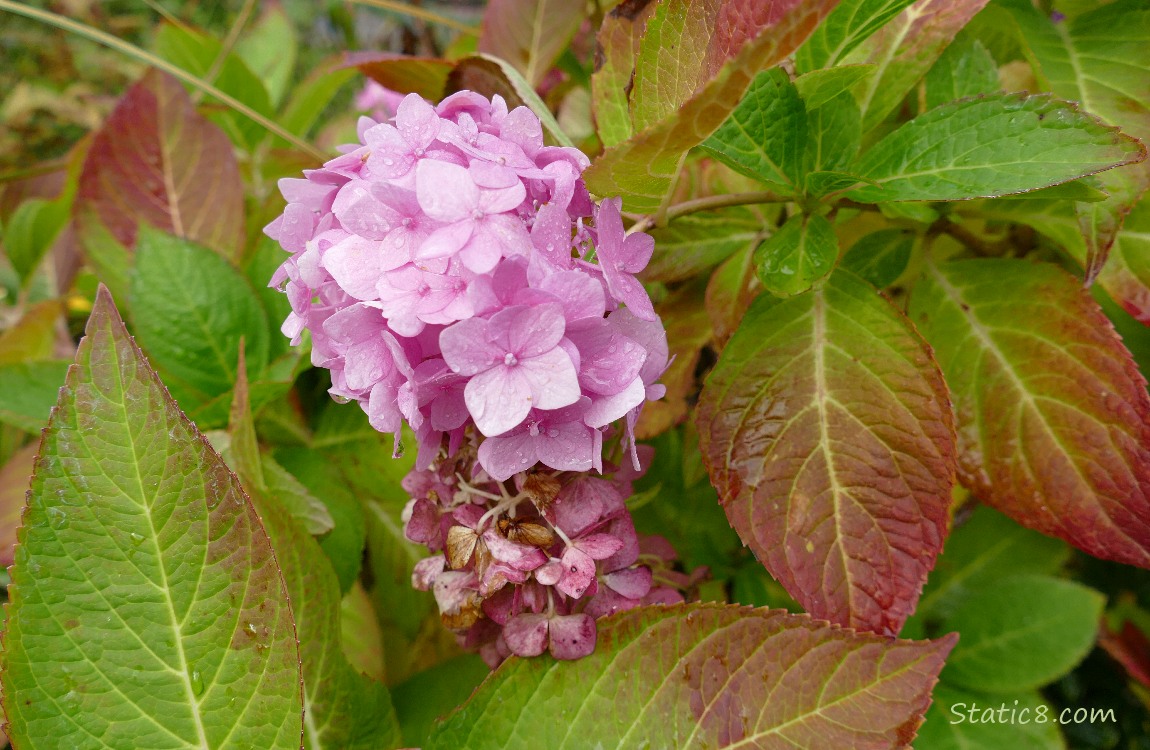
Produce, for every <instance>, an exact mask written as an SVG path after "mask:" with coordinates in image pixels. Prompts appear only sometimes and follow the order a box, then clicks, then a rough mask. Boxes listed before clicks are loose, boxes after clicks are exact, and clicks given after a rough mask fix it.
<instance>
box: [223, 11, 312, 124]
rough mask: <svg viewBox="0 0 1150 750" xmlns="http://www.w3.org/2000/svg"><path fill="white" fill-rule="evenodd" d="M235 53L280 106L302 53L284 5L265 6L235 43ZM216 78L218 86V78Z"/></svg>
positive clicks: (272, 100)
mask: <svg viewBox="0 0 1150 750" xmlns="http://www.w3.org/2000/svg"><path fill="white" fill-rule="evenodd" d="M236 53H237V54H238V55H239V56H240V59H241V60H243V61H244V63H246V64H247V67H248V69H249V70H250V71H251V72H252V73H254V74H255V75H256V76H257V77H258V78H259V79H260V81H261V82H262V83H263V85H264V89H265V90H266V91H267V94H268V98H269V99H270V100H271V104H272V106H278V105H279V104H280V102H282V101H283V98H284V95H285V94H287V91H288V87H289V86H290V85H291V81H292V73H293V72H295V63H296V56H297V55H298V54H299V39H298V35H297V34H296V29H295V24H293V23H292V20H291V19H290V18H288V14H287V13H286V12H285V11H284V9H283V7H281V6H280V5H267V6H265V7H264V9H263V12H262V13H261V14H260V17H259V20H257V21H256V22H255V24H253V25H252V27H251V28H249V29H247V30H245V32H244V35H243V36H242V37H241V38H240V41H239V43H238V44H236ZM221 72H222V71H221ZM216 80H217V83H216V85H217V86H218V85H219V79H218V78H217V79H216Z"/></svg>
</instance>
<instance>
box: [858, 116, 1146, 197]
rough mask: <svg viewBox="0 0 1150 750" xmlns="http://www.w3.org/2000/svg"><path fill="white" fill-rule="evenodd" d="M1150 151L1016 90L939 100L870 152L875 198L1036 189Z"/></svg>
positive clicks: (865, 163)
mask: <svg viewBox="0 0 1150 750" xmlns="http://www.w3.org/2000/svg"><path fill="white" fill-rule="evenodd" d="M1144 157H1145V148H1144V147H1143V146H1142V144H1141V143H1139V142H1138V141H1137V140H1135V139H1133V138H1131V137H1129V136H1127V135H1123V134H1122V133H1120V132H1118V131H1117V130H1116V129H1114V128H1111V127H1108V126H1106V125H1103V124H1102V123H1101V122H1099V121H1098V120H1097V119H1095V118H1094V117H1092V116H1090V115H1087V114H1084V113H1082V112H1080V111H1079V110H1078V108H1077V106H1076V105H1074V104H1071V103H1069V102H1063V101H1059V100H1057V99H1051V98H1050V97H1048V96H1032V97H1027V96H1024V95H1017V94H1010V95H997V96H986V97H981V98H978V99H967V100H964V101H958V102H952V103H950V104H944V105H942V106H941V107H936V108H935V109H932V110H931V111H929V112H927V113H926V114H923V115H920V116H918V117H917V118H915V119H914V120H911V121H910V122H908V123H906V124H905V125H903V126H902V127H900V128H899V129H898V130H895V131H894V132H893V133H891V134H890V135H888V136H887V137H885V138H883V139H882V140H881V141H879V142H878V143H877V144H875V145H874V146H873V147H872V148H871V149H869V150H868V151H867V152H866V153H864V154H863V155H862V156H861V157H860V158H859V161H858V163H857V164H856V166H855V168H854V171H857V172H858V174H860V175H862V176H864V177H867V178H869V179H871V180H874V181H875V182H876V183H878V184H877V185H875V186H870V185H868V186H866V187H862V188H859V189H858V190H855V191H853V192H852V193H851V194H850V196H851V197H852V198H855V199H857V200H861V201H867V202H879V201H913V200H963V199H966V198H977V197H993V196H998V195H1007V194H1010V193H1021V192H1025V191H1027V190H1036V189H1038V188H1042V187H1046V186H1048V185H1055V184H1057V183H1060V182H1066V181H1068V180H1073V179H1075V178H1078V177H1082V176H1084V175H1088V174H1094V173H1095V172H1100V171H1102V170H1104V169H1110V168H1111V167H1115V166H1120V165H1122V164H1129V163H1131V162H1135V161H1139V160H1140V159H1142V158H1144Z"/></svg>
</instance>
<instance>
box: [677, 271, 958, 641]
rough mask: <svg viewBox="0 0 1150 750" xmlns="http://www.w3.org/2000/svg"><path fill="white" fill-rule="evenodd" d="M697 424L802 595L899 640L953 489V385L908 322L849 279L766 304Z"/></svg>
mask: <svg viewBox="0 0 1150 750" xmlns="http://www.w3.org/2000/svg"><path fill="white" fill-rule="evenodd" d="M696 421H697V424H698V427H699V449H700V452H701V453H702V455H703V459H704V461H705V462H706V464H707V470H708V472H709V473H710V475H711V481H712V482H713V483H714V485H715V487H716V488H717V489H718V490H719V497H720V500H721V502H722V503H723V506H724V508H725V509H726V511H727V518H728V519H729V520H730V521H731V524H732V525H733V526H734V527H735V530H736V531H738V532H739V536H740V537H742V539H743V542H744V543H745V544H747V545H748V546H749V547H750V548H751V549H752V550H754V552H755V554H756V555H757V556H758V558H759V560H761V561H762V563H763V564H764V565H765V566H766V567H767V569H768V570H769V571H771V573H772V574H773V575H774V576H775V577H776V578H778V579H779V581H780V582H781V583H782V584H783V585H784V586H785V587H786V589H787V591H789V592H790V594H791V595H792V596H794V597H795V599H796V600H798V601H799V603H800V604H802V605H803V606H804V607H806V608H807V610H808V611H809V612H810V613H811V614H812V615H814V616H815V617H821V618H826V619H829V620H831V621H832V622H838V623H841V624H844V625H849V626H851V627H860V628H866V629H871V630H875V631H879V632H886V633H895V632H897V631H898V629H899V627H900V626H901V625H902V623H903V621H904V620H905V619H906V617H907V615H909V614H910V612H911V611H913V609H914V605H915V602H916V601H917V600H918V595H919V592H920V591H921V590H922V585H923V583H924V582H925V581H926V575H927V572H928V571H929V570H930V569H931V568H932V567H933V565H934V559H935V557H936V556H937V554H938V552H939V551H940V550H941V549H942V540H943V537H944V536H945V534H946V527H947V510H948V507H949V505H950V493H951V487H952V485H953V482H954V431H953V429H954V428H953V424H952V416H951V412H950V407H949V402H948V400H947V396H946V385H945V384H944V383H943V380H942V374H941V373H940V372H939V371H938V367H937V365H935V363H934V361H933V360H932V359H931V356H930V353H929V351H928V349H927V347H926V345H925V343H924V342H923V341H922V340H921V339H919V337H918V336H917V334H916V333H915V332H914V330H913V327H912V326H911V324H910V322H909V321H908V320H907V319H906V318H905V317H904V316H903V315H902V313H900V312H899V311H898V310H897V309H895V307H894V306H893V305H891V304H890V303H889V302H887V301H886V300H885V299H884V298H883V297H882V296H881V295H879V294H878V293H877V292H876V291H875V289H874V288H873V287H871V286H870V285H869V284H867V283H866V282H864V281H862V280H861V279H859V278H858V277H856V276H854V275H853V274H851V273H849V272H845V271H839V272H837V273H835V274H833V275H832V276H831V277H830V279H829V281H828V282H827V283H826V285H824V286H823V287H822V288H821V289H818V290H815V291H813V292H810V293H808V294H804V295H801V296H798V297H793V298H791V299H788V300H777V299H774V298H771V297H769V296H767V295H762V296H760V297H759V298H758V299H756V300H755V303H754V304H753V305H752V306H751V309H750V311H749V312H748V313H747V315H746V317H745V318H744V319H743V322H742V325H740V327H739V330H738V331H736V332H735V335H734V336H733V337H732V338H731V340H730V341H729V342H728V343H727V346H726V347H725V348H724V349H723V353H722V356H721V357H720V358H719V362H718V364H717V365H716V366H715V369H714V370H712V372H711V374H710V376H708V378H707V381H706V384H705V385H704V387H703V393H702V396H701V397H700V400H699V407H698V413H697V420H696ZM895 509H897V510H895Z"/></svg>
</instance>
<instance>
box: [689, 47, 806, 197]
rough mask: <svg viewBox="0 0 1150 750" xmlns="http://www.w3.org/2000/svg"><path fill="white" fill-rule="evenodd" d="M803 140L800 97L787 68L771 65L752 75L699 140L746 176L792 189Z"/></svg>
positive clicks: (800, 163)
mask: <svg viewBox="0 0 1150 750" xmlns="http://www.w3.org/2000/svg"><path fill="white" fill-rule="evenodd" d="M806 140H807V113H806V108H805V107H804V106H803V100H802V99H800V98H799V92H798V89H796V88H795V85H794V84H793V83H791V81H790V78H788V77H787V74H786V73H785V72H783V71H782V70H781V69H779V68H775V69H773V70H766V71H763V72H762V73H760V74H759V75H757V76H756V77H755V80H754V81H752V82H751V86H750V88H748V89H747V93H746V95H745V96H744V97H743V99H742V101H740V102H739V106H737V107H735V111H734V112H732V113H731V116H730V117H729V118H727V121H726V122H724V123H723V124H722V126H721V127H720V128H719V129H718V130H716V131H715V132H714V134H712V135H711V137H710V138H708V139H707V140H706V141H704V142H703V150H705V151H707V152H709V153H710V154H712V155H714V156H715V157H716V158H718V159H720V160H721V161H723V162H724V163H725V164H727V165H728V166H729V167H731V168H732V169H734V170H736V171H738V172H741V173H742V174H745V175H747V176H748V177H751V178H753V179H756V180H760V181H761V182H764V183H766V184H767V185H769V186H771V187H773V188H775V189H777V190H782V191H784V192H787V193H794V192H797V190H798V187H799V185H800V183H799V180H800V178H801V176H802V169H803V148H804V146H805V144H806Z"/></svg>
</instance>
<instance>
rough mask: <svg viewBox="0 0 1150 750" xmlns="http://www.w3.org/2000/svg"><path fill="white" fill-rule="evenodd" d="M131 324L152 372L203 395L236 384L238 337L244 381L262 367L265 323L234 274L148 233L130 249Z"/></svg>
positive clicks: (202, 252)
mask: <svg viewBox="0 0 1150 750" xmlns="http://www.w3.org/2000/svg"><path fill="white" fill-rule="evenodd" d="M132 318H133V321H134V322H135V327H136V334H137V335H138V336H139V337H140V343H141V345H143V347H144V349H145V350H146V351H147V352H148V355H149V356H150V357H152V359H153V360H154V361H155V363H156V365H157V367H158V368H159V370H160V371H161V372H162V373H163V374H164V375H165V376H167V375H170V376H172V377H174V378H175V379H176V380H177V381H179V382H183V383H186V384H187V385H188V386H190V387H191V388H193V389H195V390H197V391H199V392H202V393H204V394H207V395H209V396H216V395H220V394H222V393H225V392H227V391H228V390H230V389H231V388H232V387H233V386H234V385H235V381H236V368H237V366H238V363H239V362H238V360H239V356H238V355H239V345H240V339H241V338H242V339H243V340H244V342H245V351H246V353H247V366H248V373H249V375H251V374H258V373H260V372H262V370H263V367H264V365H265V364H266V362H267V347H268V322H267V317H266V315H265V314H264V311H263V308H262V307H261V306H260V303H259V300H258V299H257V298H256V296H255V292H254V291H252V288H251V287H250V286H249V285H248V283H247V281H246V280H245V279H244V278H243V276H241V275H240V273H239V271H237V270H236V269H235V268H234V267H232V266H231V265H230V264H229V263H228V262H227V261H226V260H224V259H223V258H221V257H219V256H218V255H216V254H215V253H212V252H211V251H209V250H207V249H206V248H203V247H199V246H197V245H194V244H192V243H190V242H187V241H185V240H180V239H177V238H175V237H171V236H169V235H165V234H161V233H159V232H156V231H154V230H151V229H147V228H141V232H140V243H139V248H138V249H137V259H136V268H135V272H134V275H133V280H132ZM190 406H191V404H185V408H189V407H190Z"/></svg>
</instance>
